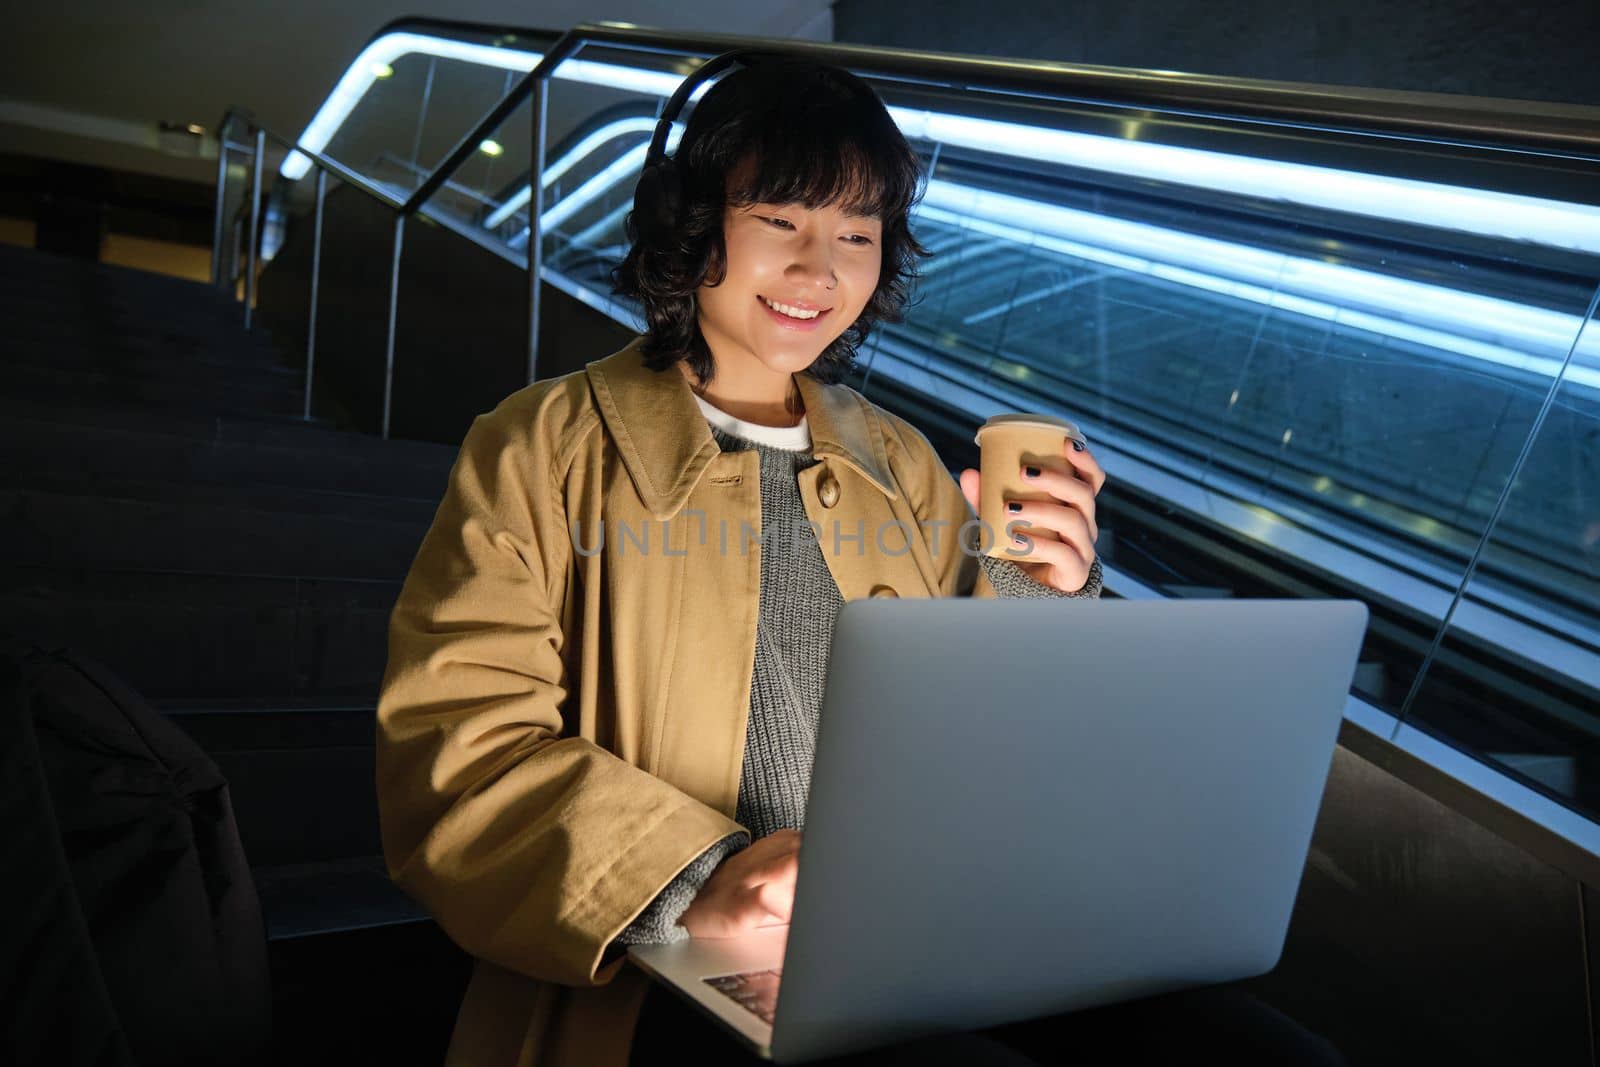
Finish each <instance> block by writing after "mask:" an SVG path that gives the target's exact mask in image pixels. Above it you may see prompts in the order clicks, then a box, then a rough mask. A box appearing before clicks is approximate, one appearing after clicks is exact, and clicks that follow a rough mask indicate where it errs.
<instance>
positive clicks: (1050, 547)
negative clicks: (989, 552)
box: [1006, 534, 1094, 592]
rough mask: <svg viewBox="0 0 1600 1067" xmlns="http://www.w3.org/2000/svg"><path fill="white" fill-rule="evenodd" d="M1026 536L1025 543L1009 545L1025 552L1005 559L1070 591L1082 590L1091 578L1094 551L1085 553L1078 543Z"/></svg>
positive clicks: (1046, 582)
mask: <svg viewBox="0 0 1600 1067" xmlns="http://www.w3.org/2000/svg"><path fill="white" fill-rule="evenodd" d="M1023 537H1024V539H1025V540H1026V541H1027V544H1026V546H1016V547H1010V546H1008V547H1010V550H1011V551H1013V552H1022V553H1025V554H1024V555H1018V556H1007V557H1006V558H1007V559H1010V560H1012V561H1013V562H1015V563H1016V564H1017V565H1018V566H1020V567H1023V568H1024V569H1026V570H1028V571H1029V572H1030V573H1031V574H1032V576H1033V577H1034V578H1036V579H1037V580H1039V581H1041V582H1043V583H1044V584H1045V585H1048V586H1052V587H1053V588H1056V589H1062V590H1066V591H1069V592H1070V591H1075V590H1078V589H1082V588H1083V585H1084V583H1085V582H1087V581H1088V580H1089V571H1090V570H1091V569H1092V568H1093V566H1094V555H1093V553H1092V552H1091V553H1090V554H1089V555H1088V556H1084V555H1083V554H1082V553H1081V552H1080V551H1079V550H1078V549H1077V547H1076V546H1074V545H1071V544H1067V543H1065V542H1061V541H1054V540H1051V539H1049V538H1047V537H1043V536H1038V537H1034V536H1030V535H1027V534H1024V535H1023ZM1035 571H1037V573H1035Z"/></svg>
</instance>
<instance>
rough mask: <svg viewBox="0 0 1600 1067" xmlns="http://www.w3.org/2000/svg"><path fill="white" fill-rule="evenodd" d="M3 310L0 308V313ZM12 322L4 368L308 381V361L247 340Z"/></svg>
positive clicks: (0, 357) (287, 382)
mask: <svg viewBox="0 0 1600 1067" xmlns="http://www.w3.org/2000/svg"><path fill="white" fill-rule="evenodd" d="M4 314H5V312H4V311H3V310H0V316H3V315H4ZM12 323H13V325H12V326H11V327H10V334H9V336H8V337H7V338H6V340H7V345H6V349H5V351H4V353H3V354H0V367H11V366H21V365H31V366H39V367H61V368H65V369H70V370H104V371H107V372H122V373H124V374H127V375H130V376H137V377H144V378H155V379H161V380H167V379H177V378H184V377H192V378H195V379H197V380H207V381H229V380H246V381H252V382H256V383H258V384H262V385H287V386H291V387H294V388H299V387H300V386H301V384H302V383H303V382H304V380H305V368H304V366H300V367H292V366H289V365H287V364H285V363H284V362H283V361H282V360H281V359H280V358H279V357H278V354H277V352H276V351H275V350H273V349H272V348H271V347H270V346H267V345H265V344H262V345H255V344H250V345H245V344H243V343H242V342H241V341H236V340H234V339H232V338H225V339H221V340H219V339H218V338H217V337H215V336H212V337H207V338H205V339H204V340H203V342H189V343H187V344H183V345H180V344H178V343H177V342H176V339H174V338H171V337H167V336H159V337H140V336H137V335H135V334H132V333H130V332H127V331H124V332H122V333H119V334H118V335H117V336H116V337H114V338H108V337H106V336H105V332H106V331H105V329H104V328H103V327H98V326H94V325H92V324H87V323H85V324H79V325H78V326H77V327H75V328H73V327H65V326H55V325H47V324H44V323H39V322H36V321H28V320H21V319H16V318H13V320H12Z"/></svg>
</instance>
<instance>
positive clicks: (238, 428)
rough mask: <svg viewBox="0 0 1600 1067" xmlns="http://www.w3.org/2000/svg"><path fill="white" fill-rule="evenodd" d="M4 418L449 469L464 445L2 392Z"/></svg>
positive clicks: (270, 417) (289, 417)
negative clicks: (338, 453) (405, 461)
mask: <svg viewBox="0 0 1600 1067" xmlns="http://www.w3.org/2000/svg"><path fill="white" fill-rule="evenodd" d="M0 419H30V420H34V421H37V422H48V423H52V424H55V425H58V426H83V427H90V428H95V429H103V430H122V431H127V432H130V433H141V434H151V435H160V436H167V437H182V438H188V439H192V440H197V441H217V442H225V443H229V444H270V445H273V446H275V447H283V448H295V449H313V448H317V447H319V446H326V447H328V448H334V449H339V450H341V451H345V452H349V453H352V454H362V455H372V456H375V457H376V456H383V457H393V458H405V459H408V460H411V461H413V462H415V463H417V464H419V465H420V464H436V465H438V467H439V468H440V469H441V470H445V471H447V470H449V468H450V465H451V464H452V463H453V462H454V461H455V456H456V453H457V452H458V451H459V446H458V445H446V444H439V443H436V442H432V441H407V440H402V439H393V440H387V441H386V440H384V439H383V438H381V437H376V436H373V435H371V434H363V433H357V432H355V431H353V430H343V429H339V428H337V427H335V426H333V425H332V424H331V423H329V422H327V421H326V420H324V419H319V418H316V417H313V418H312V419H311V420H310V421H309V422H307V421H306V420H304V419H302V418H301V417H300V414H299V412H298V411H296V412H292V413H283V414H278V413H269V412H231V413H218V414H203V413H198V412H175V411H151V410H148V409H139V408H131V409H130V408H128V407H126V406H122V405H116V404H110V403H106V402H104V401H103V400H102V401H98V402H97V401H96V400H93V399H90V398H85V397H79V396H73V395H66V396H64V397H63V398H60V400H59V401H55V402H53V401H50V400H46V399H43V398H38V397H32V398H28V399H26V400H24V399H23V398H21V397H18V396H14V395H12V394H11V393H9V392H0Z"/></svg>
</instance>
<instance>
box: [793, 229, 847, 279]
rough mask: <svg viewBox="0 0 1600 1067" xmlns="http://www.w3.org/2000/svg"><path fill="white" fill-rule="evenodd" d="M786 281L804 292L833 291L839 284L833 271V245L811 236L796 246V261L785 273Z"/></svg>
mask: <svg viewBox="0 0 1600 1067" xmlns="http://www.w3.org/2000/svg"><path fill="white" fill-rule="evenodd" d="M784 274H785V277H786V280H787V281H789V282H790V283H791V284H793V285H795V286H796V287H798V288H802V289H803V290H810V291H817V290H830V291H831V290H832V289H833V288H834V287H835V286H837V285H838V284H839V276H838V275H837V274H835V273H834V269H833V243H832V242H831V241H830V240H828V239H827V238H826V237H822V236H819V235H817V234H809V235H807V236H806V237H805V238H803V239H802V240H801V241H799V242H798V243H797V244H796V245H795V246H794V261H793V262H792V263H790V264H789V267H788V269H787V270H786V271H784Z"/></svg>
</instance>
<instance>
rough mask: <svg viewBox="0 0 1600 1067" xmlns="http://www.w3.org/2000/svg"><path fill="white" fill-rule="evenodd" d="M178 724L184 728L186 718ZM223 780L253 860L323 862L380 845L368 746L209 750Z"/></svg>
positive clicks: (379, 849)
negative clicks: (225, 781)
mask: <svg viewBox="0 0 1600 1067" xmlns="http://www.w3.org/2000/svg"><path fill="white" fill-rule="evenodd" d="M179 725H180V726H182V727H183V728H184V729H188V728H189V726H188V724H187V723H185V722H182V721H179ZM206 754H207V755H209V756H210V757H211V759H212V760H213V762H215V763H216V765H217V768H218V769H219V770H221V772H222V776H223V777H224V778H226V779H227V780H228V792H229V794H230V795H231V797H232V799H233V815H234V819H235V821H236V822H237V823H238V826H239V838H240V840H241V841H243V842H244V852H245V855H246V856H247V857H249V860H250V863H251V865H252V866H254V867H263V866H265V867H273V866H278V865H280V864H286V863H295V864H299V863H321V862H327V861H329V860H341V859H346V858H348V857H351V856H360V855H372V854H374V853H381V852H382V851H383V841H382V839H381V837H380V835H379V831H378V794H377V786H376V784H375V782H376V780H377V778H376V776H377V768H376V764H375V762H374V760H375V751H374V748H373V744H372V742H371V741H368V742H367V744H365V745H359V746H358V745H343V746H338V747H334V746H326V745H325V746H320V747H318V746H316V745H315V744H314V743H309V739H308V744H307V745H305V746H302V747H291V748H262V749H220V750H216V751H212V750H207V753H206Z"/></svg>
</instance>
